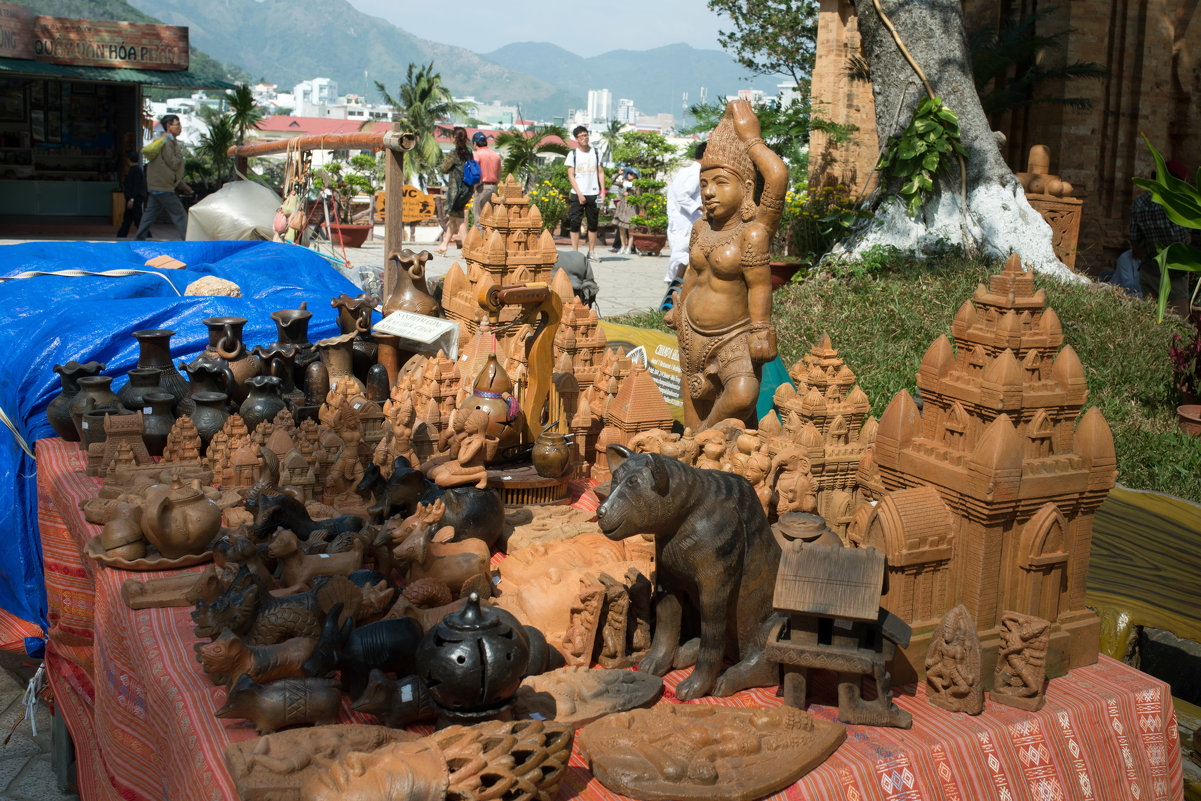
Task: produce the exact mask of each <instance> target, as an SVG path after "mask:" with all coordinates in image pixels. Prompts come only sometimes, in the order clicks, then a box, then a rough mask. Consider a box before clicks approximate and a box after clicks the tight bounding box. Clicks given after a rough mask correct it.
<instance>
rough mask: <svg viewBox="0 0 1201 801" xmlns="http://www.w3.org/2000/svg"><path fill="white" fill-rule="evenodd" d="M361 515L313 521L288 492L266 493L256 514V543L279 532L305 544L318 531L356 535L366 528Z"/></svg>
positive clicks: (302, 505) (259, 499)
mask: <svg viewBox="0 0 1201 801" xmlns="http://www.w3.org/2000/svg"><path fill="white" fill-rule="evenodd" d="M366 522H367V521H365V520H364V519H363V518H361V517H359V516H358V515H342V516H341V517H331V518H329V519H328V520H313V518H312V517H310V516H309V511H308V509H306V508H305V507H304V504H303V503H301V502H300V501H298V500H296V499H295V498H293V497H292V496H291V495H288V494H287V493H284V492H264V493H263V494H261V495H260V496H259V498H258V505H257V507H256V509H255V512H254V527H253V529H252V531H253V535H254V538H255V540H257V541H261V540H264V539H266V537H267V535H269V534H270V533H271V532H273V531H275V530H276V529H277V528H286V529H288V530H289V531H293V532H295V533H296V536H297V537H299V538H300V539H302V540H307V539H308V538H309V535H311V534H312V533H313V532H315V531H325V532H329V533H330V534H342V533H354V532H357V531H359V530H361V529H362V528H363V526H364V525H365V524H366Z"/></svg>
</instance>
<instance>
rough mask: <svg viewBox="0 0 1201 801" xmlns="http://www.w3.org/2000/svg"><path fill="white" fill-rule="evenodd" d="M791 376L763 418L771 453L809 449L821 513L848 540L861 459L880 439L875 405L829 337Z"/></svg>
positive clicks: (793, 369)
mask: <svg viewBox="0 0 1201 801" xmlns="http://www.w3.org/2000/svg"><path fill="white" fill-rule="evenodd" d="M788 374H789V377H790V378H791V379H792V381H793V383H794V384H795V385H796V386H795V388H794V387H793V386H791V385H790V384H788V383H787V382H785V383H783V384H781V385H780V386H779V387H778V388H777V389H776V392H775V396H774V398H773V403H774V405H775V412H774V413H769V414H768V415H767V416H766V417H764V419H763V420H761V421H760V423H759V429H760V431H761V432H762V433H763V435H765V436H767V437H768V438H769V444H768V450H769V451H770V452H771V454H772V456H776V455H777V454H779V453H780V452H781V451H782V450H784V449H785V448H789V447H796V448H800V449H801V450H802V451H804V452H805V455H806V456H807V457H808V459H809V464H810V473H811V474H812V476H813V481H814V485H815V487H816V494H817V513H818V514H819V515H821V516H822V517H823V518H825V520H826V525H827V526H829V527H830V529H831V530H833V531H834V532H835V533H836V534H838V535H839V536H840V537H842V539H843V540H844V541H846V538H847V537H846V534H847V527H848V525H849V524H850V522H851V519H852V517H853V515H854V513H855V507H856V498H857V496H858V494H859V490H858V484H859V479H858V472H859V462H860V460H861V459H862V458H863V456H864V454H865V453H867V452H868V451H870V450H871V447H872V443H873V442H874V440H875V434H876V419H875V418H874V417H869V416H868V413H869V412H870V411H871V404H870V403H869V402H868V399H867V394H866V393H864V391H863V390H861V389H860V388H859V385H858V384H856V383H855V374H854V373H853V372H851V369H850V368H849V367H847V366H846V362H845V361H844V360H843V359H842V357H840V356H839V355H838V351H837V350H835V349H834V347H833V346H832V345H831V344H830V337H829V335H826V336H824V337H822V341H821V342H819V343H818V344H817V345H814V346H813V348H812V349H811V350H810V351H809V353H807V354H805V356H803V357H802V358H801V359H800V360H799V361H798V362H797V363H796V364H794V365H793V366H792V368H791V369H790V370H789V371H788ZM777 415H778V416H777Z"/></svg>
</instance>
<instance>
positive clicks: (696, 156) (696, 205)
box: [663, 142, 706, 308]
mask: <svg viewBox="0 0 1201 801" xmlns="http://www.w3.org/2000/svg"><path fill="white" fill-rule="evenodd" d="M705 144H706V143H705V142H701V143H700V144H698V145H697V146H696V149H695V150H694V151H693V152H692V158H693V161H690V162H688V163H687V164H685V165H684V166H683V167H680V169H678V170H676V171H675V173H674V174H673V175H672V176H671V180H670V181H669V182H668V184H667V244H668V246H669V247H671V257H670V260H669V261H668V263H667V274H666V275H664V276H663V280H664V281H665V282H666V283H667V285H668V287H667V297H665V298H664V300H663V304H664V306H665V307H666V308H671V305H670V304H671V292H672V289H674V287H675V285H676V284H679V283H680V282H681V281H683V279H684V271H685V270H686V269H688V243H689V241H690V240H691V238H692V224H693V223H695V222H696V221H697V220H699V219H700V218H701V156H703V155H705Z"/></svg>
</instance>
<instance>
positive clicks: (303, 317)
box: [271, 303, 317, 383]
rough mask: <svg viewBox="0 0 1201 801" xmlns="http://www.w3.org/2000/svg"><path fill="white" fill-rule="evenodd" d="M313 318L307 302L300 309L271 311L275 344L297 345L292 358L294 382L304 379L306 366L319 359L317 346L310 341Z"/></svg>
mask: <svg viewBox="0 0 1201 801" xmlns="http://www.w3.org/2000/svg"><path fill="white" fill-rule="evenodd" d="M312 318H313V313H312V312H311V311H309V310H308V304H306V303H301V304H300V308H299V309H280V310H279V311H275V312H271V319H272V320H274V321H275V331H276V334H275V336H276V339H275V343H274V345H295V346H296V356H295V358H294V359H293V360H292V362H293V366H294V368H295V370H296V374H295V376H294V381H293V383H300V382H301V381H303V379H304V371H305V368H306V367H308V366H309V365H310V364H312V363H313V362H314V361H316V360H317V346H316V345H314V344H313V343H312V342H309V320H311V319H312Z"/></svg>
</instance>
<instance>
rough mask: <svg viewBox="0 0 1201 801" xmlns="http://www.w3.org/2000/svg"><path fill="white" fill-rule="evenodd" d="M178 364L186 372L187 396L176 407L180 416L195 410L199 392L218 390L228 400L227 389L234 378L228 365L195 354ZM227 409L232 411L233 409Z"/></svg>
mask: <svg viewBox="0 0 1201 801" xmlns="http://www.w3.org/2000/svg"><path fill="white" fill-rule="evenodd" d="M179 366H180V367H182V368H183V369H184V370H186V371H187V373H188V397H186V398H184V399H183V400H181V401H180V402H179V406H177V407H176V412H178V414H179V415H180V416H181V417H182V416H183V415H185V414H186V415H188V416H191V415H192V413H193V412H194V411H196V395H198V394H199V393H201V392H219V393H221V394H222V395H225V397H226V400H227V401H228V399H229V393H228V392H227V390H228V389H229V385H230V382H232V381H233V378H234V374H233V372H232V371H231V370H230V369H229V367H228V366H226V365H224V364H221V363H220V362H219V361H216V360H214V359H210V358H208V357H207V356H197V357H196V358H195V359H193V360H192V361H190V362H187V363H184V362H180V363H179ZM234 408H235V409H236V408H237V407H234ZM229 411H230V412H233V411H234V409H230V410H229Z"/></svg>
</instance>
